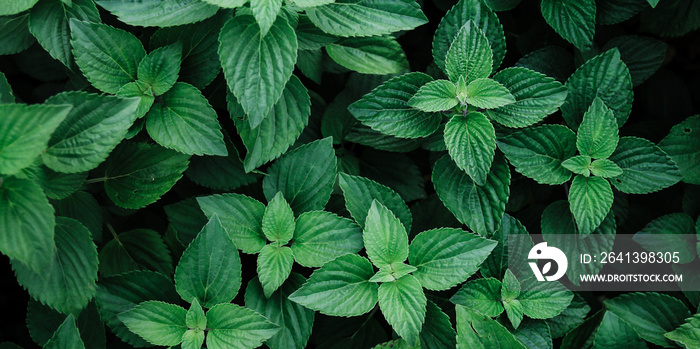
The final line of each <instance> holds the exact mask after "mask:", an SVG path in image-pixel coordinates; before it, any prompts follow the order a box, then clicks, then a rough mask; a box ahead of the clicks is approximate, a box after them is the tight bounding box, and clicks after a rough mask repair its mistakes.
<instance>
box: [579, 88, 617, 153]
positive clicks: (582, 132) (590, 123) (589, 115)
mask: <svg viewBox="0 0 700 349" xmlns="http://www.w3.org/2000/svg"><path fill="white" fill-rule="evenodd" d="M619 139H620V137H619V135H618V130H617V122H616V121H615V115H614V114H613V112H612V110H610V109H609V108H608V107H607V106H606V105H605V103H604V102H603V100H601V99H600V98H598V97H596V98H595V99H594V100H593V103H592V104H591V106H590V107H589V108H588V111H586V113H585V114H583V121H581V125H580V126H579V128H578V134H577V138H576V148H578V151H579V152H581V154H583V155H589V156H590V157H592V158H594V159H607V158H608V157H609V156H610V155H611V154H612V153H613V152H614V151H615V148H616V147H617V141H618V140H619Z"/></svg>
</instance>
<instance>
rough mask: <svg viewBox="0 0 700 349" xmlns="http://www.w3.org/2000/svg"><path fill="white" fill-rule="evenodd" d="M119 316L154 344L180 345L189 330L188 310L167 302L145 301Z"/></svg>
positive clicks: (133, 329) (132, 329)
mask: <svg viewBox="0 0 700 349" xmlns="http://www.w3.org/2000/svg"><path fill="white" fill-rule="evenodd" d="M118 317H119V320H121V321H122V322H124V324H125V325H126V326H127V327H128V328H129V330H130V331H132V332H134V333H136V334H138V335H139V336H141V338H143V339H145V340H146V341H148V342H149V343H151V344H153V345H167V346H174V345H178V344H180V342H182V336H183V335H184V334H185V331H187V324H186V323H185V318H186V317H187V310H185V309H184V308H182V307H180V306H178V305H174V304H169V303H165V302H160V301H147V302H143V303H141V304H139V305H137V306H135V307H133V308H131V309H130V310H127V311H125V312H123V313H120V314H119V316H118Z"/></svg>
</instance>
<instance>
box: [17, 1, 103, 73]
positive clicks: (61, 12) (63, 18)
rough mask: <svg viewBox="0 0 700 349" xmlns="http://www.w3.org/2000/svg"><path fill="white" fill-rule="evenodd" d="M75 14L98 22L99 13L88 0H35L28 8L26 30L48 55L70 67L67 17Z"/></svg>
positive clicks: (82, 18)
mask: <svg viewBox="0 0 700 349" xmlns="http://www.w3.org/2000/svg"><path fill="white" fill-rule="evenodd" d="M71 18H75V19H77V20H81V21H87V22H95V23H99V22H100V13H99V12H98V11H97V7H96V6H95V3H94V2H92V1H90V0H74V1H73V2H72V4H70V5H66V4H64V3H62V2H60V1H52V0H42V1H39V2H38V3H37V4H36V6H34V7H33V8H32V10H31V12H29V30H30V31H31V32H32V34H33V35H34V36H35V37H36V38H37V41H38V42H39V44H41V46H42V47H43V48H44V49H45V50H46V51H48V52H49V54H50V55H51V57H53V58H56V59H57V60H59V61H61V63H63V64H64V65H65V66H66V67H74V66H75V65H74V64H73V54H72V53H71V44H70V37H71V35H70V27H69V23H68V22H69V21H70V19H71Z"/></svg>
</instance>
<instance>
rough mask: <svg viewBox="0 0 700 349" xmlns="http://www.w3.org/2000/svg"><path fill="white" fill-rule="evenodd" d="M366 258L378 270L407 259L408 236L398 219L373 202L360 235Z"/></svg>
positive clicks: (385, 208)
mask: <svg viewBox="0 0 700 349" xmlns="http://www.w3.org/2000/svg"><path fill="white" fill-rule="evenodd" d="M362 237H363V240H364V244H365V249H366V250H367V256H368V257H369V260H370V261H372V264H374V265H376V266H377V267H378V268H384V267H388V266H390V265H391V264H392V263H396V262H403V261H405V260H406V258H408V234H406V229H405V228H404V226H403V225H402V224H401V221H399V219H398V218H396V216H395V215H394V214H393V213H392V212H391V211H390V210H389V209H388V208H387V207H386V206H384V205H382V204H381V203H380V202H378V201H376V200H373V201H372V205H371V206H370V209H369V212H368V213H367V220H366V221H365V228H364V232H363V234H362Z"/></svg>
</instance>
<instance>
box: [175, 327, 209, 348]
mask: <svg viewBox="0 0 700 349" xmlns="http://www.w3.org/2000/svg"><path fill="white" fill-rule="evenodd" d="M202 344H204V331H200V330H196V329H195V330H187V331H185V333H184V334H183V335H182V344H180V347H181V348H182V349H201V348H202Z"/></svg>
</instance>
